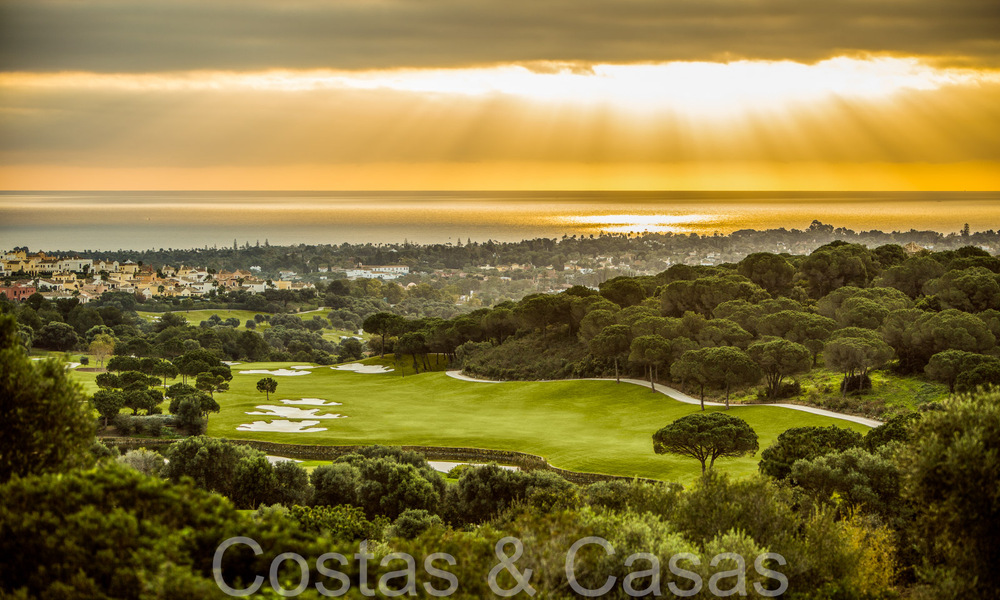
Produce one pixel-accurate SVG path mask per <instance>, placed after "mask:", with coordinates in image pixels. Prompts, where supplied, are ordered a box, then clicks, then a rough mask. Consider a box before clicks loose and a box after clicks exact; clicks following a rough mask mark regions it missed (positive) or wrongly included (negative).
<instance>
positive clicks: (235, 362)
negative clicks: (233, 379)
mask: <svg viewBox="0 0 1000 600" xmlns="http://www.w3.org/2000/svg"><path fill="white" fill-rule="evenodd" d="M222 364H224V365H229V366H230V367H235V366H236V365H242V364H243V363H241V362H237V361H234V360H224V361H222Z"/></svg>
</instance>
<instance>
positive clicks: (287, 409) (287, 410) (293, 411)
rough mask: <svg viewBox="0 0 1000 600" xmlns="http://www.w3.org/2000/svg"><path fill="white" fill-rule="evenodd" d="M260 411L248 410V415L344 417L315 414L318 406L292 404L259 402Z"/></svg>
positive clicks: (341, 416) (340, 417)
mask: <svg viewBox="0 0 1000 600" xmlns="http://www.w3.org/2000/svg"><path fill="white" fill-rule="evenodd" d="M257 408H259V409H260V410H261V411H264V412H259V411H258V412H248V413H247V414H248V415H260V416H262V417H285V418H288V419H345V418H346V417H345V416H344V415H339V414H333V413H324V414H322V415H318V414H316V413H317V412H319V410H320V409H318V408H309V409H304V408H296V407H294V406H275V405H274V404H261V405H258V406H257Z"/></svg>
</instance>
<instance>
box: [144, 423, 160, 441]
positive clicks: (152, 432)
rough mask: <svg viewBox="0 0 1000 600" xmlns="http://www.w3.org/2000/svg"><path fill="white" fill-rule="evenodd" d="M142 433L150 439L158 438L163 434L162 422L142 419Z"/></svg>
mask: <svg viewBox="0 0 1000 600" xmlns="http://www.w3.org/2000/svg"><path fill="white" fill-rule="evenodd" d="M142 431H143V432H144V433H145V434H146V435H148V436H150V437H160V435H161V434H162V433H163V421H161V420H160V419H143V423H142Z"/></svg>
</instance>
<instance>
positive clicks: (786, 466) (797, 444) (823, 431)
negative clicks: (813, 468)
mask: <svg viewBox="0 0 1000 600" xmlns="http://www.w3.org/2000/svg"><path fill="white" fill-rule="evenodd" d="M861 440H862V437H861V434H860V433H858V432H856V431H853V430H851V429H845V428H843V427H837V426H836V425H830V426H829V427H794V428H792V429H789V430H787V431H785V432H784V433H782V434H781V435H779V436H778V439H777V440H776V441H775V442H774V443H773V444H771V446H769V447H768V448H766V449H765V450H764V451H763V452H761V454H760V465H759V467H760V472H761V473H764V474H765V475H770V476H771V477H774V478H776V479H784V478H786V477H788V476H789V475H790V474H791V472H792V465H793V464H795V461H797V460H802V459H805V460H812V459H814V458H818V457H820V456H823V455H826V454H830V453H831V452H840V451H843V450H847V449H848V448H853V447H855V446H859V445H861Z"/></svg>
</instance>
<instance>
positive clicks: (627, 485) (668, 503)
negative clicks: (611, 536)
mask: <svg viewBox="0 0 1000 600" xmlns="http://www.w3.org/2000/svg"><path fill="white" fill-rule="evenodd" d="M682 489H683V488H682V487H681V485H680V484H678V483H660V482H649V481H638V480H631V481H627V480H624V479H616V480H612V481H601V482H598V483H592V484H590V485H588V486H587V487H586V488H584V490H583V495H584V499H585V500H586V501H587V503H588V504H590V505H591V506H592V507H594V508H602V509H606V510H614V511H624V510H628V511H631V512H635V513H646V512H648V513H653V514H656V515H664V514H667V512H668V511H669V510H671V507H673V506H674V504H676V502H677V498H678V495H679V494H680V491H681V490H682Z"/></svg>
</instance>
